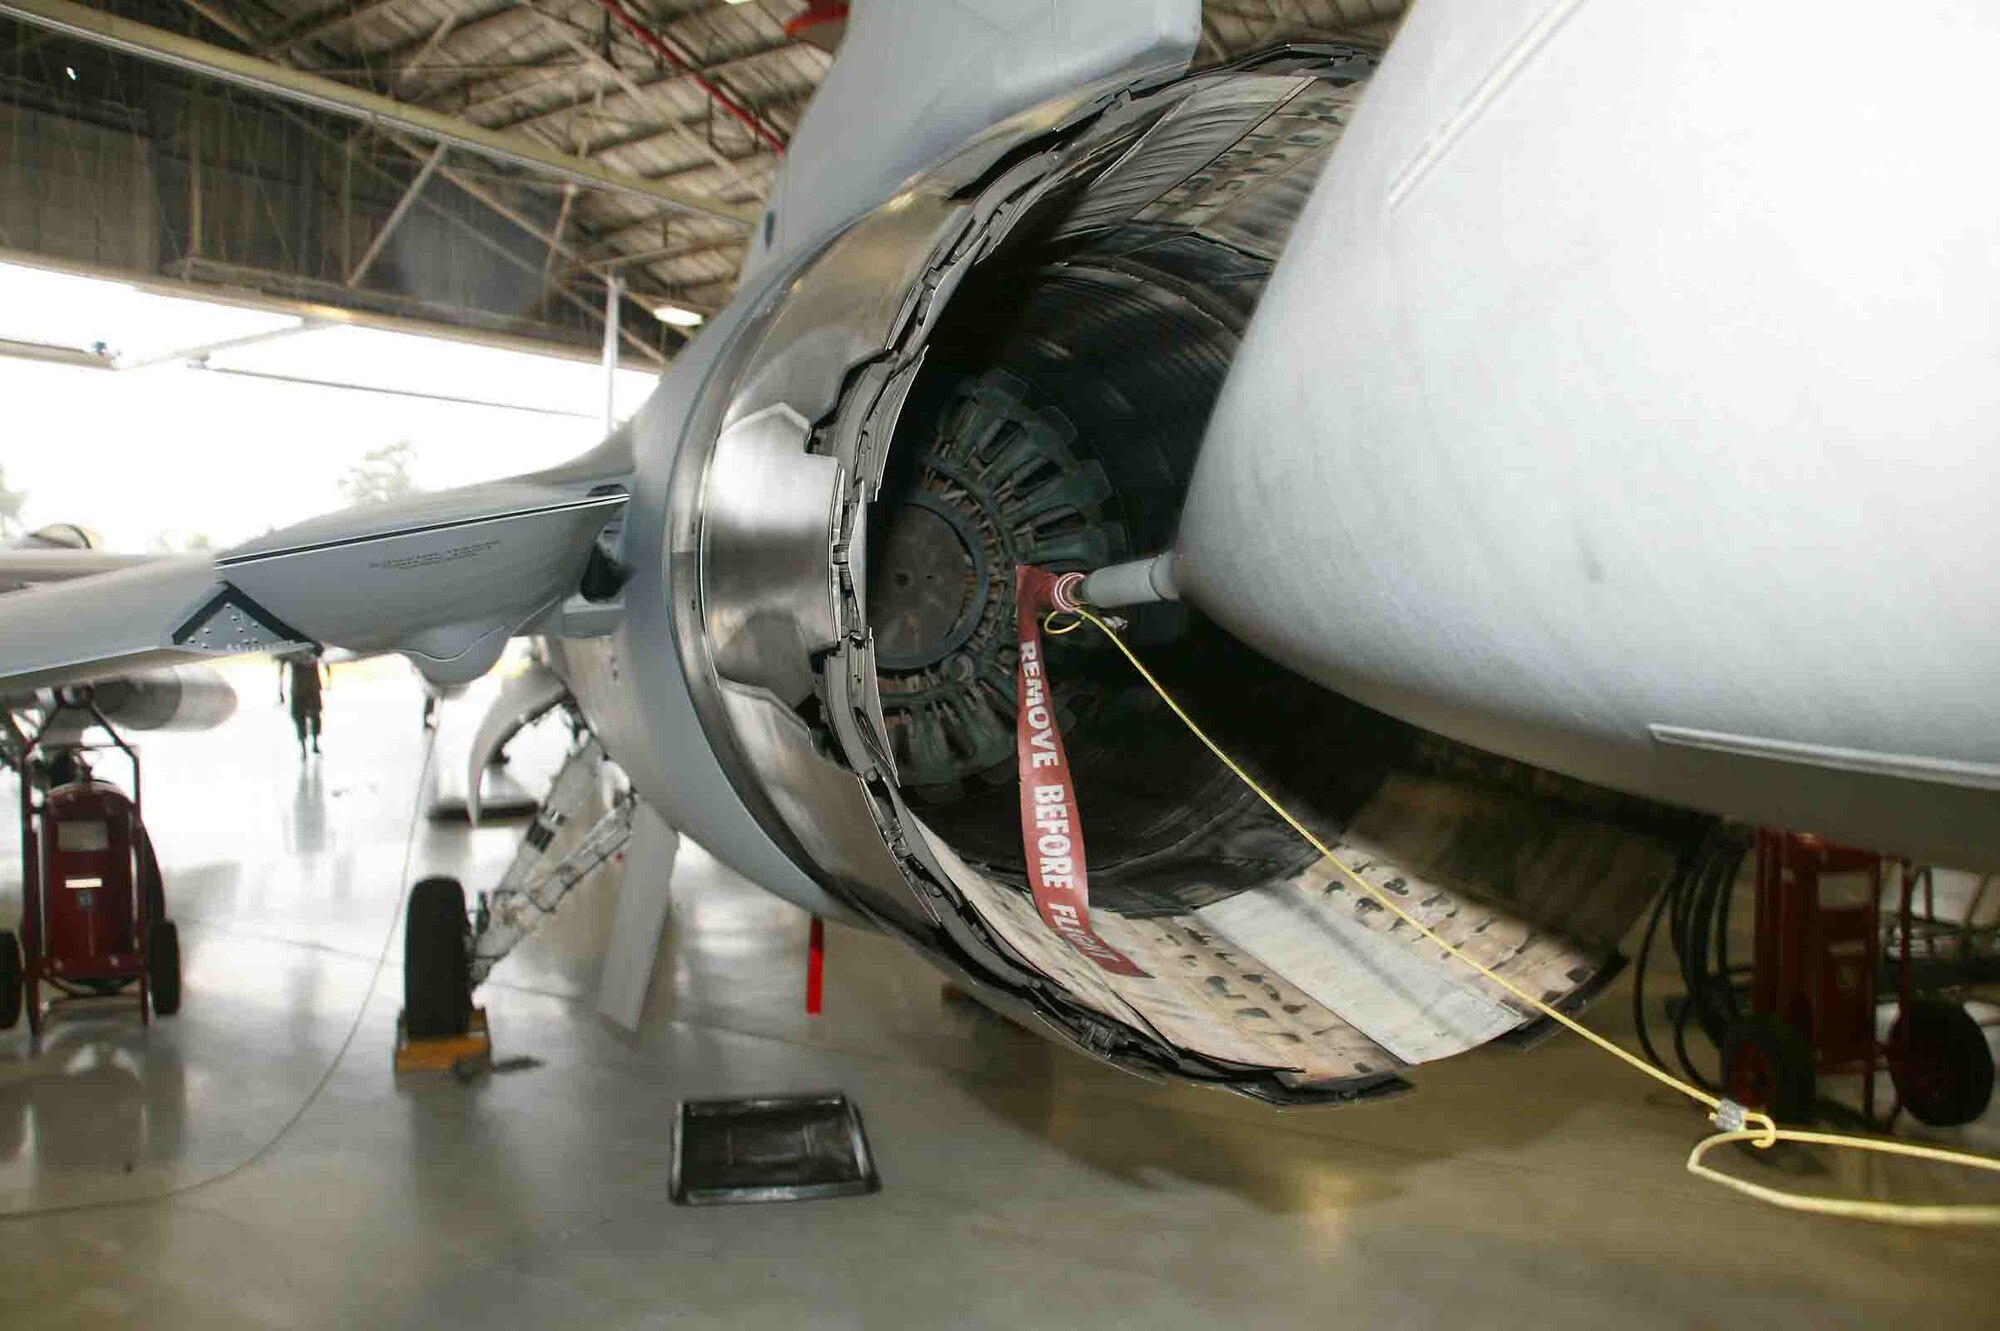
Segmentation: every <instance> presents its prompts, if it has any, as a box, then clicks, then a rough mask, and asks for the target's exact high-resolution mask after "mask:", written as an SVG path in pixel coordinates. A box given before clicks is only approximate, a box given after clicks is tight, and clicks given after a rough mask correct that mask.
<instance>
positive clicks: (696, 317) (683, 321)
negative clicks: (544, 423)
mask: <svg viewBox="0 0 2000 1331" xmlns="http://www.w3.org/2000/svg"><path fill="white" fill-rule="evenodd" d="M732 3H740V0H732ZM653 317H654V318H655V319H658V320H659V321H660V322H661V323H663V324H672V325H673V326H674V327H675V328H699V327H700V326H701V322H702V320H704V319H706V318H708V316H707V315H705V314H703V313H702V312H701V311H700V310H690V309H688V308H687V307H686V306H683V305H675V304H673V303H672V302H671V301H662V302H661V303H660V304H658V305H655V306H654V307H653Z"/></svg>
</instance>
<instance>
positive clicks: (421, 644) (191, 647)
mask: <svg viewBox="0 0 2000 1331" xmlns="http://www.w3.org/2000/svg"><path fill="white" fill-rule="evenodd" d="M592 456H593V457H601V456H605V454H604V453H603V451H602V450H600V453H599V454H594V455H592ZM612 456H615V450H614V451H613V454H612ZM584 470H585V471H586V472H588V471H590V469H589V468H585V469H584ZM614 470H615V468H614ZM624 505H625V491H624V489H623V487H622V486H621V485H620V484H618V483H617V481H616V480H615V479H606V478H604V477H602V476H598V475H588V474H586V475H577V474H574V472H558V473H546V474H544V475H542V476H539V477H524V478H520V479H516V480H509V481H499V482H493V483H490V484H484V485H476V486H470V487H467V488H465V489H460V490H453V491H448V492H445V493H442V494H437V495H424V496H419V497H417V498H414V499H411V500H406V501H403V502H400V503H396V504H390V505H381V506H374V507H367V508H358V509H348V510H345V511H343V512H340V513H335V514H331V515H329V516H326V517H322V518H315V519H312V520H310V521H308V522H304V523H300V524H298V525H297V526H293V527H289V528H285V529H283V530H280V531H276V532H272V533H270V534H268V535H265V536H262V537H259V538H257V539H255V540H252V541H249V542H246V543H244V544H242V545H239V546H237V547H235V548H233V549H231V550H227V551H224V552H222V553H220V554H218V555H215V556H209V555H185V556H173V557H168V558H162V559H156V560H148V561H147V562H145V563H142V564H137V565H134V566H131V567H125V568H120V569H116V570H113V571H110V572H101V573H96V574H94V575H92V576H86V577H78V578H74V579H72V580H69V581H65V582H62V583H60V584H55V585H50V586H45V587H41V588H38V589H36V590H34V591H32V592H27V593H23V594H19V595H13V596H6V597H0V691H4V690H19V689H24V688H36V687H44V686H48V685H54V684H62V683H72V682H80V681H85V680H91V679H101V678H104V677H107V676H110V675H115V674H122V673H125V672H127V671H130V670H133V669H139V668H144V667H148V666H156V665H166V664H172V663H174V662H176V661H185V660H198V659H202V658H214V657H222V656H232V655H237V654H239V653H246V652H265V651H281V650H286V649H290V648H298V647H305V646H320V645H331V646H338V647H344V648H348V649H350V650H353V651H356V652H372V651H392V650H393V651H401V652H403V653H405V654H406V655H408V656H409V657H410V658H411V660H412V661H414V662H415V663H416V665H417V666H418V668H419V669H420V670H422V671H423V672H424V674H425V675H426V676H427V677H428V678H430V679H431V680H433V681H434V682H437V683H455V682H460V681H463V680H467V679H472V678H475V677H477V676H478V675H480V674H483V673H484V672H485V671H486V669H487V668H488V667H490V666H491V665H492V664H493V662H494V661H495V660H497V659H498V658H499V655H500V652H501V650H502V649H503V648H504V647H505V646H506V642H507V639H508V638H509V637H511V636H512V635H513V634H514V633H515V632H517V631H518V630H520V629H521V628H522V627H523V626H524V625H526V624H528V623H529V621H531V620H534V619H535V618H536V617H537V616H539V615H542V614H544V613H547V612H559V611H560V610H561V606H562V602H563V601H564V599H565V598H566V597H567V596H568V595H569V594H570V593H571V592H572V591H574V589H575V588H576V587H577V586H578V584H579V582H580V581H581V579H582V576H583V572H584V569H585V567H586V565H587V564H588V562H589V559H590V555H591V550H592V547H593V543H594V541H595V540H596V537H597V535H598V533H599V532H600V531H601V530H602V529H603V528H604V527H605V525H606V524H607V522H609V521H611V520H612V519H613V518H614V517H615V516H616V515H618V514H619V513H620V512H622V510H623V508H624ZM17 553H21V554H24V555H26V554H33V555H37V556H40V557H43V558H46V557H48V556H50V555H52V554H56V553H61V554H65V555H69V554H77V555H93V554H97V553H99V552H94V551H64V552H51V551H34V552H17Z"/></svg>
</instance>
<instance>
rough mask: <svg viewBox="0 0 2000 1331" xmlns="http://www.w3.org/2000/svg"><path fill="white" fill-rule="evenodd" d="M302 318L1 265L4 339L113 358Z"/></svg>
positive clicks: (149, 355) (199, 343)
mask: <svg viewBox="0 0 2000 1331" xmlns="http://www.w3.org/2000/svg"><path fill="white" fill-rule="evenodd" d="M300 322H301V321H300V320H299V318H298V317H297V316H296V315H290V314H278V313H275V312H272V311H267V310H252V309H243V308H241V307H238V306H233V305H222V304H216V303H214V302H210V301H205V300H194V299H186V298H182V297H177V296H158V295H154V294H153V293H151V292H148V291H140V290H138V289H137V288H135V287H133V286H131V285H130V284H128V283H125V282H114V281H106V280H104V279H101V278H95V277H82V276H78V275H75V274H71V273H64V272H58V271H54V270H51V269H44V268H32V267H28V266H26V265H21V264H7V263H0V338H8V339H11V340H13V341H16V342H32V343H37V344H40V345H42V346H54V347H75V348H78V349H80V350H83V351H88V352H94V353H95V354H97V355H98V356H100V357H102V358H103V359H104V360H105V361H107V362H110V363H119V362H124V363H131V362H135V361H137V362H144V361H148V360H151V359H153V358H155V357H159V356H164V355H167V354H169V353H171V352H174V351H176V350H181V349H196V348H200V347H203V346H207V345H211V344H213V343H217V342H229V341H234V340H235V339H237V338H244V337H254V336H257V335H259V334H264V333H273V332H280V331H282V330H284V329H287V328H296V327H298V326H299V324H300Z"/></svg>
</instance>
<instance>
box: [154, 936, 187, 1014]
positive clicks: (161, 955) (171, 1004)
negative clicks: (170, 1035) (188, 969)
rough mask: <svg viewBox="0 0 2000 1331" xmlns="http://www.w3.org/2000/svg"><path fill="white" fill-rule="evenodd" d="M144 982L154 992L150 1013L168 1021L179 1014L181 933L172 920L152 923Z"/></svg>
mask: <svg viewBox="0 0 2000 1331" xmlns="http://www.w3.org/2000/svg"><path fill="white" fill-rule="evenodd" d="M146 978H147V981H148V982H149V983H150V984H151V985H152V988H153V1011H154V1012H156V1013H158V1014H159V1015H160V1016H162V1017H171V1016H173V1015H174V1013H176V1012H179V1011H180V1010H181V931H180V929H179V928H177V927H176V926H175V924H174V922H173V921H172V920H158V921H156V922H155V923H154V925H153V927H152V929H151V931H150V932H149V936H148V938H147V940H146Z"/></svg>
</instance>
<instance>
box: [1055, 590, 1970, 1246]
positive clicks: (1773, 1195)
mask: <svg viewBox="0 0 2000 1331" xmlns="http://www.w3.org/2000/svg"><path fill="white" fill-rule="evenodd" d="M1074 613H1075V615H1076V618H1074V619H1072V620H1070V621H1069V622H1068V623H1065V624H1059V623H1058V622H1057V621H1058V620H1059V619H1060V618H1061V612H1051V613H1050V614H1049V615H1048V616H1047V617H1046V618H1045V619H1044V620H1043V624H1042V627H1043V630H1044V631H1045V632H1047V633H1048V634H1049V635H1050V636H1052V637H1060V636H1061V635H1063V634H1065V633H1073V632H1075V631H1076V628H1077V626H1078V625H1079V624H1081V623H1083V622H1084V621H1086V620H1087V621H1089V622H1090V623H1092V624H1094V625H1096V626H1097V629H1098V631H1099V632H1101V633H1102V634H1103V635H1104V636H1105V637H1106V638H1109V639H1110V640H1111V645H1112V646H1114V647H1116V648H1117V649H1118V650H1119V651H1120V652H1121V653H1122V654H1123V655H1124V657H1125V659H1126V660H1127V661H1129V662H1131V663H1132V668H1133V669H1134V670H1137V671H1138V672H1139V675H1140V677H1141V678H1142V679H1144V680H1145V681H1146V683H1147V684H1149V685H1151V686H1152V689H1153V692H1155V693H1157V694H1159V695H1160V701H1162V702H1164V703H1165V704H1166V705H1167V706H1168V707H1170V708H1172V709H1173V713H1174V715H1175V716H1177V717H1179V718H1180V720H1181V724H1183V725H1185V726H1186V727H1187V728H1188V730H1189V731H1191V732H1192V733H1193V735H1194V737H1195V738H1196V739H1198V740H1200V741H1201V742H1202V743H1203V744H1204V745H1205V746H1207V748H1208V751H1209V752H1210V753H1212V754H1214V755H1215V756H1216V757H1217V758H1218V759H1220V760H1221V762H1222V765H1223V766H1224V767H1227V768H1228V769H1229V770H1230V771H1231V772H1232V773H1234V774H1235V776H1236V779H1237V780H1239V781H1241V782H1242V783H1243V784H1244V785H1246V786H1248V787H1249V788H1250V791H1251V793H1252V794H1254V795H1256V796H1257V798H1258V799H1260V800H1262V801H1264V803H1265V804H1267V805H1269V806H1270V809H1271V811H1272V812H1273V813H1275V814H1277V815H1278V816H1279V817H1280V818H1282V819H1284V820H1285V821H1286V822H1287V823H1289V824H1290V825H1291V828H1292V830H1293V831H1294V832H1297V833H1298V834H1299V835H1300V836H1302V837H1304V838H1305V839H1306V841H1307V842H1308V843H1310V844H1311V846H1312V848H1313V849H1314V850H1316V851H1318V852H1319V853H1320V854H1321V855H1323V856H1325V857H1326V859H1327V861H1328V862H1329V863H1331V864H1332V865H1333V866H1334V868H1336V869H1338V870H1340V872H1341V874H1342V875H1343V876H1345V877H1346V878H1347V879H1348V880H1349V881H1350V882H1352V883H1353V884H1354V885H1355V886H1356V887H1358V888H1360V889H1361V890H1362V891H1364V892H1366V893H1367V894H1368V895H1369V896H1370V897H1372V898H1374V899H1375V901H1376V902H1377V903H1379V904H1380V905H1382V906H1384V907H1386V908H1387V909H1388V910H1390V911H1392V912H1394V913H1395V915H1396V917H1397V918H1398V919H1400V920H1402V922H1403V923H1405V924H1407V925H1409V926H1410V927H1411V928H1412V929H1414V930H1416V931H1417V933H1419V934H1420V935H1422V936H1423V937H1424V938H1426V939H1428V940H1429V941H1431V942H1432V943H1435V944H1437V946H1438V947H1439V948H1441V949H1442V950H1443V951H1444V952H1445V953H1446V955H1448V956H1451V957H1454V958H1456V959H1457V960H1459V961H1461V962H1463V963H1465V964H1466V965H1467V966H1470V967H1471V968H1472V969H1473V970H1475V971H1477V972H1479V974H1481V975H1483V976H1485V977H1486V979H1488V980H1490V981H1491V982H1492V983H1494V984H1497V985H1499V986H1500V987H1501V988H1502V989H1504V990H1506V991H1507V992H1508V993H1510V994H1512V995H1513V996H1514V997H1515V998H1518V999H1520V1000H1521V1001H1522V1002H1523V1003H1526V1004H1528V1005H1529V1006H1531V1007H1533V1008H1534V1009H1535V1010H1536V1011H1538V1012H1540V1013H1541V1014H1542V1015H1543V1016H1546V1017H1548V1018H1550V1019H1551V1020H1553V1021H1556V1022H1560V1023H1561V1024H1562V1025H1563V1026H1565V1027H1567V1028H1568V1029H1570V1030H1572V1031H1574V1032H1576V1033H1577V1034H1578V1035H1581V1036H1582V1037H1583V1038H1584V1039H1586V1040H1588V1041H1590V1042H1591V1043H1592V1044H1594V1045H1596V1046H1597V1047H1598V1048H1599V1049H1602V1050H1603V1051H1604V1052H1605V1053H1607V1054H1610V1055H1612V1056H1613V1057H1614V1058H1619V1059H1623V1060H1624V1061H1625V1062H1626V1063H1627V1064H1629V1065H1631V1066H1632V1067H1634V1068H1637V1069H1638V1070H1639V1071H1640V1072H1643V1073H1645V1074H1646V1075H1647V1076H1648V1077H1651V1078H1652V1079H1653V1080H1654V1081H1657V1082H1660V1083H1662V1084H1663V1085H1666V1086H1670V1087H1672V1088H1673V1089H1674V1090H1677V1091H1679V1092H1680V1093H1681V1094H1682V1095H1685V1096H1687V1097H1688V1098H1689V1099H1691V1100H1695V1101H1697V1102H1699V1103H1700V1104H1702V1105H1703V1106H1705V1107H1706V1108H1707V1109H1708V1110H1709V1119H1710V1121H1711V1122H1713V1123H1714V1124H1715V1125H1716V1126H1717V1127H1720V1128H1722V1129H1723V1131H1721V1132H1717V1133H1713V1134H1711V1135H1709V1136H1707V1137H1704V1138H1702V1140H1700V1141H1699V1142H1696V1143H1695V1147H1694V1149H1693V1150H1692V1151H1690V1152H1689V1153H1688V1158H1687V1170H1688V1173H1690V1174H1693V1175H1694V1176H1695V1177H1697V1178H1704V1179H1707V1180H1709V1181H1710V1182H1712V1183H1719V1184H1721V1185H1722V1186H1723V1187H1725V1188H1732V1189H1734V1190H1735V1191H1737V1192H1740V1193H1743V1194H1744V1195H1745V1196H1748V1197H1755V1198H1756V1199H1757V1200H1759V1201H1763V1202H1769V1203H1770V1204H1771V1205H1773V1206H1782V1207H1784V1208H1786V1209H1787V1210H1792V1211H1807V1212H1811V1213H1813V1214H1816V1215H1835V1216H1847V1217H1850V1218H1853V1219H1858V1220H1886V1221H1892V1222H1895V1223H1898V1224H1905V1225H1993V1224H2000V1206H1969V1205H1968V1206H1914V1205H1903V1204H1900V1203H1894V1202H1874V1201H1864V1200H1860V1199H1856V1198H1840V1197H1810V1196H1804V1195H1801V1194H1799V1193H1792V1192H1784V1191H1781V1190H1780V1189H1777V1188H1772V1187H1767V1186H1765V1185H1764V1184H1761V1183H1753V1182H1751V1181H1750V1180H1748V1179H1741V1178H1736V1177H1733V1176H1731V1175H1728V1174H1724V1173H1722V1172H1720V1171H1719V1170H1716V1169H1714V1168H1711V1167H1710V1166H1708V1165H1706V1164H1704V1163H1703V1157H1704V1156H1706V1155H1707V1154H1708V1153H1709V1152H1710V1151H1711V1150H1713V1149H1714V1148H1715V1147H1717V1146H1721V1145H1724V1144H1726V1143H1729V1142H1745V1141H1747V1142H1751V1143H1753V1144H1755V1145H1756V1146H1759V1147H1762V1148H1769V1147H1771V1146H1774V1145H1776V1144H1777V1143H1778V1142H1781V1141H1785V1142H1797V1143H1799V1144H1801V1145H1807V1146H1833V1147H1839V1148H1842V1149H1845V1150H1854V1151H1872V1152H1876V1153H1878V1154H1881V1155H1900V1156H1908V1157H1910V1158H1912V1159H1917V1160H1929V1161H1935V1162H1937V1163H1940V1164H1948V1165H1958V1166H1961V1167H1962V1168H1966V1169H1983V1170H1987V1171H1990V1172H1992V1173H1996V1174H2000V1160H1996V1159H1992V1158H1989V1157H1987V1156H1982V1155H1972V1154H1969V1153H1967V1152H1964V1151H1948V1150H1945V1149H1943V1148H1941V1147H1936V1146H1918V1145H1915V1144H1913V1143H1910V1142H1900V1141H1893V1140H1891V1139H1889V1138H1885V1137H1854V1136H1848V1135H1846V1134H1843V1133H1833V1132H1805V1131H1801V1130H1799V1129H1796V1128H1781V1127H1779V1126H1778V1125H1777V1123H1776V1122H1774V1121H1773V1120H1772V1118H1771V1116H1770V1115H1768V1114H1765V1113H1762V1112H1760V1111H1758V1110H1755V1109H1747V1108H1745V1107H1744V1106H1742V1105H1739V1104H1737V1103H1735V1102H1734V1101H1733V1100H1725V1099H1721V1098H1719V1097H1717V1096H1713V1095H1710V1094H1709V1093H1708V1092H1707V1091H1704V1090H1702V1089H1701V1088H1700V1087H1698V1086H1695V1085H1693V1084H1692V1083H1690V1082H1686V1081H1682V1080H1681V1079H1680V1078H1679V1077H1676V1076H1674V1075H1673V1074H1672V1073H1670V1072H1668V1071H1667V1070H1666V1069H1664V1068H1657V1067H1654V1066H1653V1065H1652V1064H1651V1063H1649V1062H1647V1061H1646V1060H1645V1059H1643V1058H1641V1057H1639V1056H1638V1055H1637V1054H1634V1053H1632V1052H1631V1051H1630V1050H1628V1049H1625V1048H1623V1047H1622V1046H1620V1045H1617V1044H1615V1043H1613V1042H1612V1041H1610V1040H1607V1039H1605V1038H1604V1037H1603V1036H1601V1035H1599V1034H1598V1033H1597V1032H1596V1031H1593V1030H1591V1029H1590V1028H1589V1027H1588V1026H1585V1025H1583V1024H1582V1023H1581V1022H1578V1021H1576V1020H1575V1019H1573V1018H1571V1017H1569V1016H1567V1015H1565V1014H1564V1013H1562V1012H1558V1011H1557V1010H1556V1009H1555V1008H1553V1007H1551V1006H1549V1005H1548V1004H1547V1003H1544V1002H1543V1001H1542V1000H1541V999H1539V998H1537V997H1535V996H1534V995H1533V994H1530V993H1527V992H1526V991H1524V990H1522V989H1520V988H1519V987H1517V986H1515V985H1514V984H1512V983H1510V982H1509V981H1507V980H1505V979H1502V978H1501V977H1500V976H1498V975H1495V974H1494V973H1493V972H1492V971H1491V970H1489V969H1488V968H1487V967H1485V966H1483V965H1481V964H1480V963H1479V962H1477V961H1474V960H1473V959H1472V958H1471V957H1469V956H1467V955H1466V954H1465V953H1463V952H1461V951H1459V950H1458V948H1456V947H1454V946H1452V945H1451V944H1450V943H1447V942H1445V941H1444V939H1442V938H1440V937H1438V936H1437V934H1435V933H1434V932H1432V931H1431V930H1430V929H1429V928H1428V927H1426V926H1425V925H1424V924H1423V923H1422V922H1421V921H1419V920H1418V919H1417V918H1416V917H1415V916H1413V915H1411V914H1410V913H1409V912H1408V911H1406V910H1404V909H1403V908H1402V907H1401V906H1399V905H1397V904H1396V902H1395V900H1394V898H1392V897H1391V896H1390V895H1389V894H1388V893H1386V892H1384V891H1382V890H1381V889H1380V888H1377V887H1376V886H1374V885H1373V884H1372V883H1370V882H1368V880H1367V879H1365V878H1363V877H1362V876H1361V875H1360V874H1358V873H1356V872H1355V871H1354V870H1352V869H1350V868H1348V867H1347V865H1346V863H1345V862H1343V861H1342V860H1341V859H1340V858H1339V857H1338V856H1336V855H1335V854H1334V853H1333V851H1332V850H1331V849H1330V848H1329V847H1328V846H1327V844H1326V843H1325V842H1323V841H1321V840H1320V839H1319V838H1318V837H1317V836H1314V835H1313V833H1312V831H1311V829H1309V828H1308V827H1306V825H1305V824H1304V823H1302V822H1300V821H1299V820H1298V819H1297V818H1294V817H1293V816H1292V813H1291V810H1289V809H1287V808H1285V806H1284V805H1282V804H1280V803H1278V801H1277V800H1276V798H1274V797H1273V796H1272V795H1271V793H1270V792H1269V791H1267V790H1265V789H1264V787H1262V786H1261V785H1259V784H1257V779H1256V778H1255V777H1253V776H1251V775H1250V774H1249V773H1248V772H1246V771H1244V770H1243V768H1242V767H1241V765H1239V764H1238V763H1237V761H1236V760H1235V759H1234V758H1231V757H1230V756H1229V755H1228V754H1227V753H1225V752H1223V750H1222V747H1221V746H1220V745H1218V744H1217V743H1216V742H1215V741H1214V740H1212V739H1210V738H1209V737H1208V732H1207V731H1205V730H1203V729H1202V728H1201V727H1200V726H1199V725H1197V724H1196V723H1195V720H1194V718H1193V717H1191V716H1189V715H1188V714H1187V712H1186V711H1185V710H1184V709H1183V708H1182V707H1181V705H1180V703H1179V702H1177V701H1176V700H1175V699H1174V696H1173V694H1171V693H1169V692H1167V690H1166V686H1165V685H1163V684H1161V683H1160V681H1159V680H1157V679H1155V678H1154V677H1153V672H1152V671H1150V670H1148V669H1146V665H1145V663H1144V662H1143V661H1141V660H1140V659H1139V658H1138V657H1137V656H1135V655H1134V654H1133V652H1132V649H1131V648H1130V647H1127V646H1126V645H1125V640H1124V639H1123V638H1121V637H1119V636H1118V634H1117V633H1116V632H1114V631H1113V630H1112V628H1111V626H1110V625H1109V624H1107V623H1105V622H1104V621H1103V620H1102V619H1099V618H1098V617H1097V616H1096V615H1094V614H1092V613H1091V612H1090V611H1089V610H1086V609H1078V610H1076V611H1075V612H1074Z"/></svg>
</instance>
